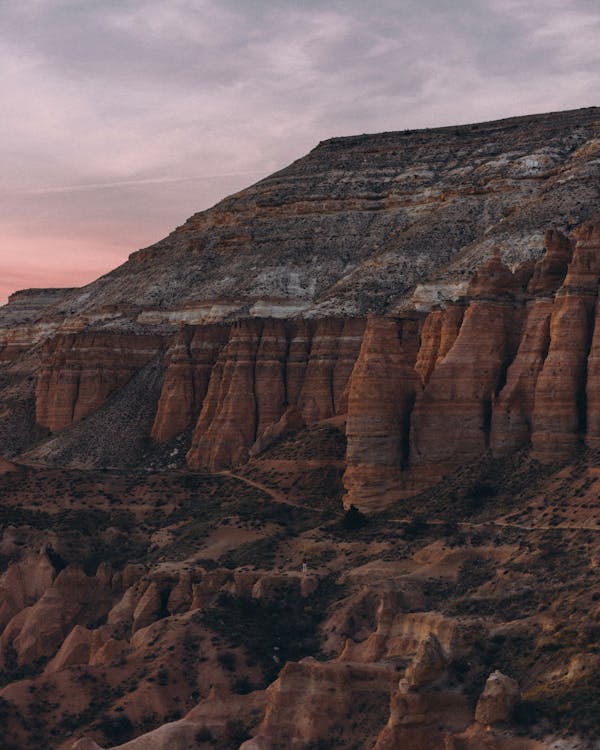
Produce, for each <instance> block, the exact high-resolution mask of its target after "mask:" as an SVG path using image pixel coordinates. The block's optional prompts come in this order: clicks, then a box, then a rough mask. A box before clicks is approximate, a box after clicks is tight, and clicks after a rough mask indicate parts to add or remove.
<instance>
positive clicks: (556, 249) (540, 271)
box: [527, 229, 573, 296]
mask: <svg viewBox="0 0 600 750" xmlns="http://www.w3.org/2000/svg"><path fill="white" fill-rule="evenodd" d="M544 246H545V248H546V252H545V253H544V255H543V256H542V258H540V260H538V262H537V263H536V264H535V268H534V271H533V276H532V277H531V280H530V281H529V285H528V287H527V291H528V292H529V293H530V294H536V295H538V296H541V295H553V294H554V293H555V292H556V291H557V290H558V289H559V287H560V286H561V285H562V283H563V281H564V278H565V275H566V273H567V268H568V266H569V263H570V261H571V256H572V254H573V243H572V241H571V240H570V239H569V238H568V237H565V236H564V235H563V234H561V233H560V232H558V231H557V230H556V229H548V230H547V231H546V232H545V234H544Z"/></svg>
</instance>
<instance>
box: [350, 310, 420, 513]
mask: <svg viewBox="0 0 600 750" xmlns="http://www.w3.org/2000/svg"><path fill="white" fill-rule="evenodd" d="M417 331H418V329H417V325H416V321H410V320H402V321H396V320H393V319H391V318H375V317H370V318H369V321H368V323H367V328H366V331H365V335H364V338H363V342H362V346H361V349H360V354H359V356H358V359H357V361H356V364H355V366H354V369H353V371H352V377H351V378H350V383H349V388H348V420H347V426H346V436H347V440H348V448H347V452H346V461H347V467H346V472H345V475H344V484H345V487H346V492H347V494H346V497H345V499H344V504H345V506H346V507H350V505H355V506H356V507H357V508H359V509H361V510H365V509H368V510H376V509H377V508H379V507H384V506H385V505H386V504H389V503H390V501H393V500H394V499H395V498H397V497H398V492H399V490H400V489H401V486H402V484H401V472H402V468H403V465H404V464H406V461H407V458H408V453H409V447H410V446H409V420H410V413H411V410H412V406H413V403H414V399H415V394H416V392H417V387H418V378H417V374H416V373H415V370H414V362H415V357H416V351H417V346H418V336H417Z"/></svg>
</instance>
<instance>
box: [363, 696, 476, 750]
mask: <svg viewBox="0 0 600 750" xmlns="http://www.w3.org/2000/svg"><path fill="white" fill-rule="evenodd" d="M471 717H472V712H471V709H470V707H469V704H468V701H467V699H466V698H465V696H464V695H462V694H461V693H458V692H454V691H451V690H431V691H423V692H411V691H408V690H406V688H405V687H404V686H403V685H402V682H401V683H400V687H399V688H398V690H396V692H395V693H394V694H393V695H392V699H391V702H390V717H389V720H388V723H387V725H386V727H385V728H384V729H383V730H382V731H381V733H380V735H379V737H378V739H377V743H376V744H375V747H374V749H373V750H396V748H399V747H407V748H408V747H410V748H411V749H412V748H414V749H415V750H427V749H428V748H431V749H433V748H434V749H435V750H445V748H446V747H448V744H447V743H448V741H449V740H450V738H451V736H452V734H453V733H457V732H460V731H462V730H464V729H465V728H466V727H467V726H468V724H469V723H470V721H471Z"/></svg>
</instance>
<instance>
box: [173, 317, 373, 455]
mask: <svg viewBox="0 0 600 750" xmlns="http://www.w3.org/2000/svg"><path fill="white" fill-rule="evenodd" d="M363 328H364V321H361V320H348V321H343V320H336V319H329V320H327V319H326V320H320V321H316V322H315V323H310V322H308V321H298V322H293V323H289V324H286V323H285V322H283V321H277V320H265V321H262V320H254V321H252V320H250V321H242V322H240V323H237V324H235V325H233V326H232V327H231V329H230V333H229V338H228V341H227V344H226V345H225V346H224V347H223V348H222V349H221V352H220V354H219V357H218V358H217V361H216V362H215V366H214V368H213V370H212V373H211V377H210V382H209V384H208V390H207V393H206V398H205V400H204V403H203V405H202V409H201V412H200V415H199V417H198V421H197V423H196V427H195V429H194V434H193V437H192V445H191V448H190V450H189V452H188V456H187V459H188V464H189V465H190V466H192V467H194V468H209V469H212V470H215V469H217V470H218V469H222V468H225V467H229V466H232V465H235V464H239V463H241V462H243V461H244V460H246V459H247V457H248V451H249V449H250V448H251V446H252V445H253V444H254V443H255V441H257V440H259V439H260V438H261V437H262V435H263V433H264V432H265V430H266V429H267V428H268V427H270V426H272V425H273V424H274V423H276V422H277V421H278V420H279V419H280V418H281V417H282V416H283V414H284V412H286V410H288V409H289V408H290V407H291V408H296V409H297V410H298V411H299V412H300V414H301V416H302V418H303V421H304V423H306V424H310V423H312V422H316V421H320V420H323V419H328V418H330V417H333V416H335V415H336V414H339V413H343V412H344V411H345V407H346V398H345V388H346V383H347V381H348V377H349V375H350V372H351V371H352V367H353V365H354V361H355V360H356V357H357V356H358V351H359V348H360V342H361V334H362V330H363Z"/></svg>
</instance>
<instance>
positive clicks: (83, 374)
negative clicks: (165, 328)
mask: <svg viewBox="0 0 600 750" xmlns="http://www.w3.org/2000/svg"><path fill="white" fill-rule="evenodd" d="M161 345H162V340H161V338H159V337H158V336H135V335H129V336H123V335H120V334H110V333H98V332H96V333H83V334H70V335H62V336H56V337H55V338H53V339H51V340H50V341H49V342H48V343H47V344H46V346H45V352H44V360H43V364H42V367H41V368H40V370H39V373H38V378H37V387H36V420H37V423H38V424H39V425H42V426H43V427H47V428H48V429H49V430H51V431H52V432H57V431H59V430H62V429H64V428H65V427H68V426H69V425H71V424H74V423H75V422H79V421H80V420H81V419H83V418H84V417H86V416H87V415H88V414H91V413H92V412H94V411H95V410H97V409H98V408H99V407H100V406H102V405H103V403H104V402H105V401H106V399H107V397H108V396H109V395H110V394H111V393H113V392H114V391H116V390H118V389H119V388H120V387H121V386H123V385H124V384H125V383H126V382H127V381H128V380H129V379H130V378H131V377H132V376H133V374H134V373H135V372H136V371H137V370H139V369H140V368H141V367H142V366H143V365H144V364H146V363H147V362H148V361H149V360H150V359H152V358H153V357H156V356H157V354H158V353H159V352H160V349H161Z"/></svg>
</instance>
